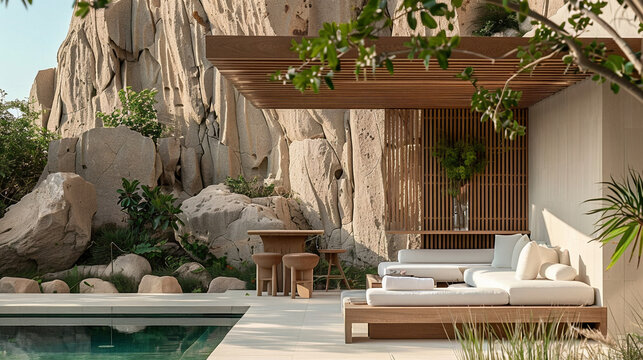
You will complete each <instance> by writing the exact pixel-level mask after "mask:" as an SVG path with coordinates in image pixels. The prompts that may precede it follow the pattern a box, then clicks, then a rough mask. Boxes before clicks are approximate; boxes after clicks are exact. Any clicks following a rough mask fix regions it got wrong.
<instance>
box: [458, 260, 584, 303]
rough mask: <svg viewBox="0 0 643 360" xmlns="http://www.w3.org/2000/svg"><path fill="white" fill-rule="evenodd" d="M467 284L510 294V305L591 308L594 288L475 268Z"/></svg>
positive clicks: (491, 269)
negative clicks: (581, 306) (588, 306)
mask: <svg viewBox="0 0 643 360" xmlns="http://www.w3.org/2000/svg"><path fill="white" fill-rule="evenodd" d="M464 281H465V282H466V283H467V284H468V285H470V286H475V287H476V288H497V289H502V290H504V291H506V292H507V293H508V294H509V299H510V300H509V304H510V305H592V304H594V288H593V287H591V286H589V285H587V284H585V283H583V282H581V281H560V280H556V281H553V280H547V279H536V280H518V279H516V277H515V271H512V270H511V269H507V268H490V267H472V268H469V269H467V270H466V271H465V272H464Z"/></svg>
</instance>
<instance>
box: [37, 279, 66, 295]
mask: <svg viewBox="0 0 643 360" xmlns="http://www.w3.org/2000/svg"><path fill="white" fill-rule="evenodd" d="M40 286H41V287H42V292H43V293H45V294H68V293H69V285H67V283H66V282H64V281H62V280H52V281H47V282H44V283H42V284H40Z"/></svg>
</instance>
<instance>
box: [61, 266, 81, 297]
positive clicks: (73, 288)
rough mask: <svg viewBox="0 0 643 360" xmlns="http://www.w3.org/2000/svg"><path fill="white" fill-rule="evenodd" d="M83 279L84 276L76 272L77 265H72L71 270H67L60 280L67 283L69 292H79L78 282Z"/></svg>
mask: <svg viewBox="0 0 643 360" xmlns="http://www.w3.org/2000/svg"><path fill="white" fill-rule="evenodd" d="M83 279H84V278H83V277H82V276H80V273H79V272H78V267H76V266H74V268H73V269H71V271H69V272H68V273H67V275H66V276H65V277H63V278H62V279H60V280H62V281H64V282H65V283H67V286H69V292H71V293H79V292H80V282H81V281H83Z"/></svg>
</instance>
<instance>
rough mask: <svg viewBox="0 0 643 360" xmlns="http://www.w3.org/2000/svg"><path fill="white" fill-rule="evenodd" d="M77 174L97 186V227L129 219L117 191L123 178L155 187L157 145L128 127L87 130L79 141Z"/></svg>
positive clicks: (120, 222) (95, 219)
mask: <svg viewBox="0 0 643 360" xmlns="http://www.w3.org/2000/svg"><path fill="white" fill-rule="evenodd" d="M76 173H77V174H78V175H80V176H82V177H83V179H85V180H87V181H89V182H91V183H92V184H94V186H95V187H96V197H97V201H98V211H97V212H96V216H94V220H93V225H94V227H97V226H100V225H104V224H109V223H114V224H122V223H124V222H126V220H127V217H126V216H127V215H126V214H124V213H123V212H122V211H121V208H120V206H119V205H118V193H117V192H116V190H118V189H120V188H121V187H122V179H123V178H126V179H128V180H134V179H136V180H139V181H140V182H141V185H148V186H156V183H157V171H156V147H155V145H154V141H152V139H150V138H148V137H145V136H142V135H141V134H139V133H137V132H136V131H132V130H130V129H128V128H127V127H125V126H119V127H117V128H96V129H91V130H89V131H86V132H84V133H83V134H82V135H81V136H80V138H79V139H78V143H77V144H76Z"/></svg>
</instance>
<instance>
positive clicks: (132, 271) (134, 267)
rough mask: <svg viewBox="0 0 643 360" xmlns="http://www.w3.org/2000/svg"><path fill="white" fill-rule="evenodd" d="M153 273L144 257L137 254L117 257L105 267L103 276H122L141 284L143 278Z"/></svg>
mask: <svg viewBox="0 0 643 360" xmlns="http://www.w3.org/2000/svg"><path fill="white" fill-rule="evenodd" d="M151 272H152V266H150V263H149V262H148V261H147V259H145V258H144V257H142V256H139V255H136V254H125V255H121V256H119V257H117V258H116V259H114V261H112V262H111V263H110V264H108V265H107V266H106V267H105V270H104V271H103V276H112V275H114V274H120V275H123V276H126V277H128V278H130V279H132V280H133V281H134V282H136V283H139V282H140V281H141V279H142V278H143V276H145V275H147V274H150V273H151Z"/></svg>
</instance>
